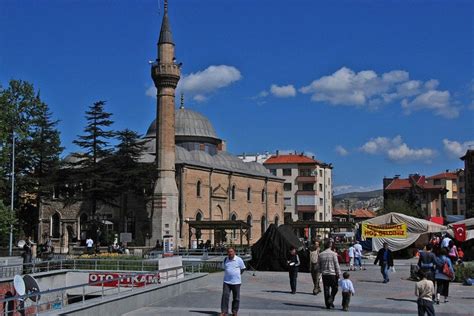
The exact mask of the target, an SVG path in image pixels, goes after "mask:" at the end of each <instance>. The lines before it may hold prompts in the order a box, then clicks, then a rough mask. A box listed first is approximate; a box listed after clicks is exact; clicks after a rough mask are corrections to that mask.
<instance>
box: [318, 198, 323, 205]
mask: <svg viewBox="0 0 474 316" xmlns="http://www.w3.org/2000/svg"><path fill="white" fill-rule="evenodd" d="M323 203H324V200H323V198H319V205H321V206H322V205H323Z"/></svg>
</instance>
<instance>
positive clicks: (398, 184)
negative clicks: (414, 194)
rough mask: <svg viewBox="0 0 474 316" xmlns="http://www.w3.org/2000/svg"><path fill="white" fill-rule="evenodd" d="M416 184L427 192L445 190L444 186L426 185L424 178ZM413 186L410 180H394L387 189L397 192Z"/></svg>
mask: <svg viewBox="0 0 474 316" xmlns="http://www.w3.org/2000/svg"><path fill="white" fill-rule="evenodd" d="M416 184H417V185H418V186H419V187H421V188H423V189H425V190H441V189H443V186H440V185H432V184H429V183H426V178H425V177H424V176H421V177H420V178H419V179H418V181H417V182H416ZM411 186H412V183H411V182H410V179H393V180H392V182H391V183H390V184H389V185H388V186H387V187H386V188H385V190H386V191H387V190H388V191H395V190H408V189H410V188H411Z"/></svg>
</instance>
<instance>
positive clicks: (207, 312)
mask: <svg viewBox="0 0 474 316" xmlns="http://www.w3.org/2000/svg"><path fill="white" fill-rule="evenodd" d="M189 312H190V313H196V314H204V315H219V312H216V311H195V310H190V311H189Z"/></svg>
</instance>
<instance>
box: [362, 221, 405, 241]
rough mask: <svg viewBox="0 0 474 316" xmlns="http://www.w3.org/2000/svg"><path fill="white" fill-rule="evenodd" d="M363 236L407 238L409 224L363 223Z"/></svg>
mask: <svg viewBox="0 0 474 316" xmlns="http://www.w3.org/2000/svg"><path fill="white" fill-rule="evenodd" d="M362 237H363V238H407V224H405V223H402V224H383V225H372V224H362Z"/></svg>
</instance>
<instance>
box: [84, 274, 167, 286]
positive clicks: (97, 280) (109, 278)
mask: <svg viewBox="0 0 474 316" xmlns="http://www.w3.org/2000/svg"><path fill="white" fill-rule="evenodd" d="M118 278H121V279H120V280H118ZM102 281H105V282H104V283H103V284H104V286H106V287H118V285H119V281H120V286H121V287H141V286H144V285H145V284H158V283H160V274H159V273H155V274H137V275H128V274H121V273H108V272H101V273H89V285H90V286H102Z"/></svg>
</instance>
